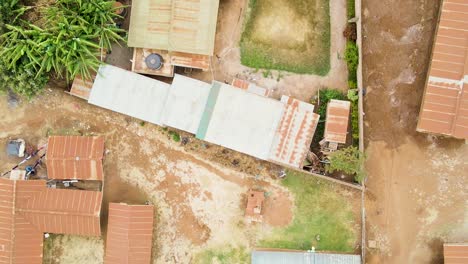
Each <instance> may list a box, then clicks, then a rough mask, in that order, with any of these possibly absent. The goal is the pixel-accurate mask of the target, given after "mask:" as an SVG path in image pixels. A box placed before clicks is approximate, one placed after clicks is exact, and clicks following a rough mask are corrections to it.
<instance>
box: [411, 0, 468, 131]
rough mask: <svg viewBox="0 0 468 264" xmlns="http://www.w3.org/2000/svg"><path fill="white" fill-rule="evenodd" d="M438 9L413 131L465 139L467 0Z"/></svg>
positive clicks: (467, 111) (467, 117)
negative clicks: (430, 52)
mask: <svg viewBox="0 0 468 264" xmlns="http://www.w3.org/2000/svg"><path fill="white" fill-rule="evenodd" d="M441 8H442V11H441V16H440V22H439V26H438V29H437V35H436V38H435V43H434V48H433V55H432V62H431V67H430V69H429V74H428V80H427V84H426V89H425V94H424V99H423V104H422V106H421V113H420V116H419V122H418V127H417V130H418V131H422V132H431V133H437V134H444V135H449V136H453V137H456V138H462V139H468V91H467V90H468V87H467V85H468V84H467V83H468V31H467V30H466V29H467V28H468V1H466V0H445V1H444V2H443V4H442V7H441Z"/></svg>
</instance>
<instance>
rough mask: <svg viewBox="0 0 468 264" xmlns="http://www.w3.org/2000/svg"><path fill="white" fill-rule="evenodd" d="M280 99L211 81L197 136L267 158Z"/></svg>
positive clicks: (278, 119) (276, 124)
mask: <svg viewBox="0 0 468 264" xmlns="http://www.w3.org/2000/svg"><path fill="white" fill-rule="evenodd" d="M283 109H284V106H283V104H282V103H281V102H279V101H277V100H274V99H270V98H266V97H263V96H259V95H256V94H253V93H250V92H247V91H245V90H242V89H239V88H235V87H233V86H230V85H227V84H224V83H220V82H213V85H212V87H211V90H210V95H209V97H208V101H207V104H206V108H205V111H204V113H203V116H202V119H201V122H200V126H199V128H198V130H197V138H199V139H203V140H206V141H208V142H211V143H214V144H217V145H221V146H224V147H227V148H230V149H233V150H236V151H239V152H242V153H246V154H248V155H251V156H254V157H257V158H260V159H264V160H267V159H268V157H269V153H270V148H271V145H272V142H273V138H274V136H275V132H276V128H277V126H278V123H279V121H280V119H281V115H282V113H283Z"/></svg>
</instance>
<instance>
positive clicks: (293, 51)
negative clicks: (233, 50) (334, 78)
mask: <svg viewBox="0 0 468 264" xmlns="http://www.w3.org/2000/svg"><path fill="white" fill-rule="evenodd" d="M249 10H250V11H249V12H248V14H247V19H246V21H247V22H246V24H245V27H244V32H243V33H242V38H241V43H240V48H241V62H242V64H243V65H246V66H248V67H252V68H256V69H272V70H281V71H288V72H294V73H301V74H317V75H322V76H323V75H326V74H327V73H328V72H329V70H330V5H329V0H250V5H249Z"/></svg>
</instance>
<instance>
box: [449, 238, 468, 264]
mask: <svg viewBox="0 0 468 264" xmlns="http://www.w3.org/2000/svg"><path fill="white" fill-rule="evenodd" d="M462 263H468V243H444V264H462Z"/></svg>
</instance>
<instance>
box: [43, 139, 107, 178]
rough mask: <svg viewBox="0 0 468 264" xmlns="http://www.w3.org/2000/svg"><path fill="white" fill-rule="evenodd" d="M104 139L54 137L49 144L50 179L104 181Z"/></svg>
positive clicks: (48, 165)
mask: <svg viewBox="0 0 468 264" xmlns="http://www.w3.org/2000/svg"><path fill="white" fill-rule="evenodd" d="M103 155H104V138H103V137H81V136H52V137H50V138H49V143H48V144H47V157H46V158H47V174H48V177H49V179H81V180H101V181H102V180H103V179H104V177H103V175H104V173H103V169H102V159H103Z"/></svg>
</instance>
